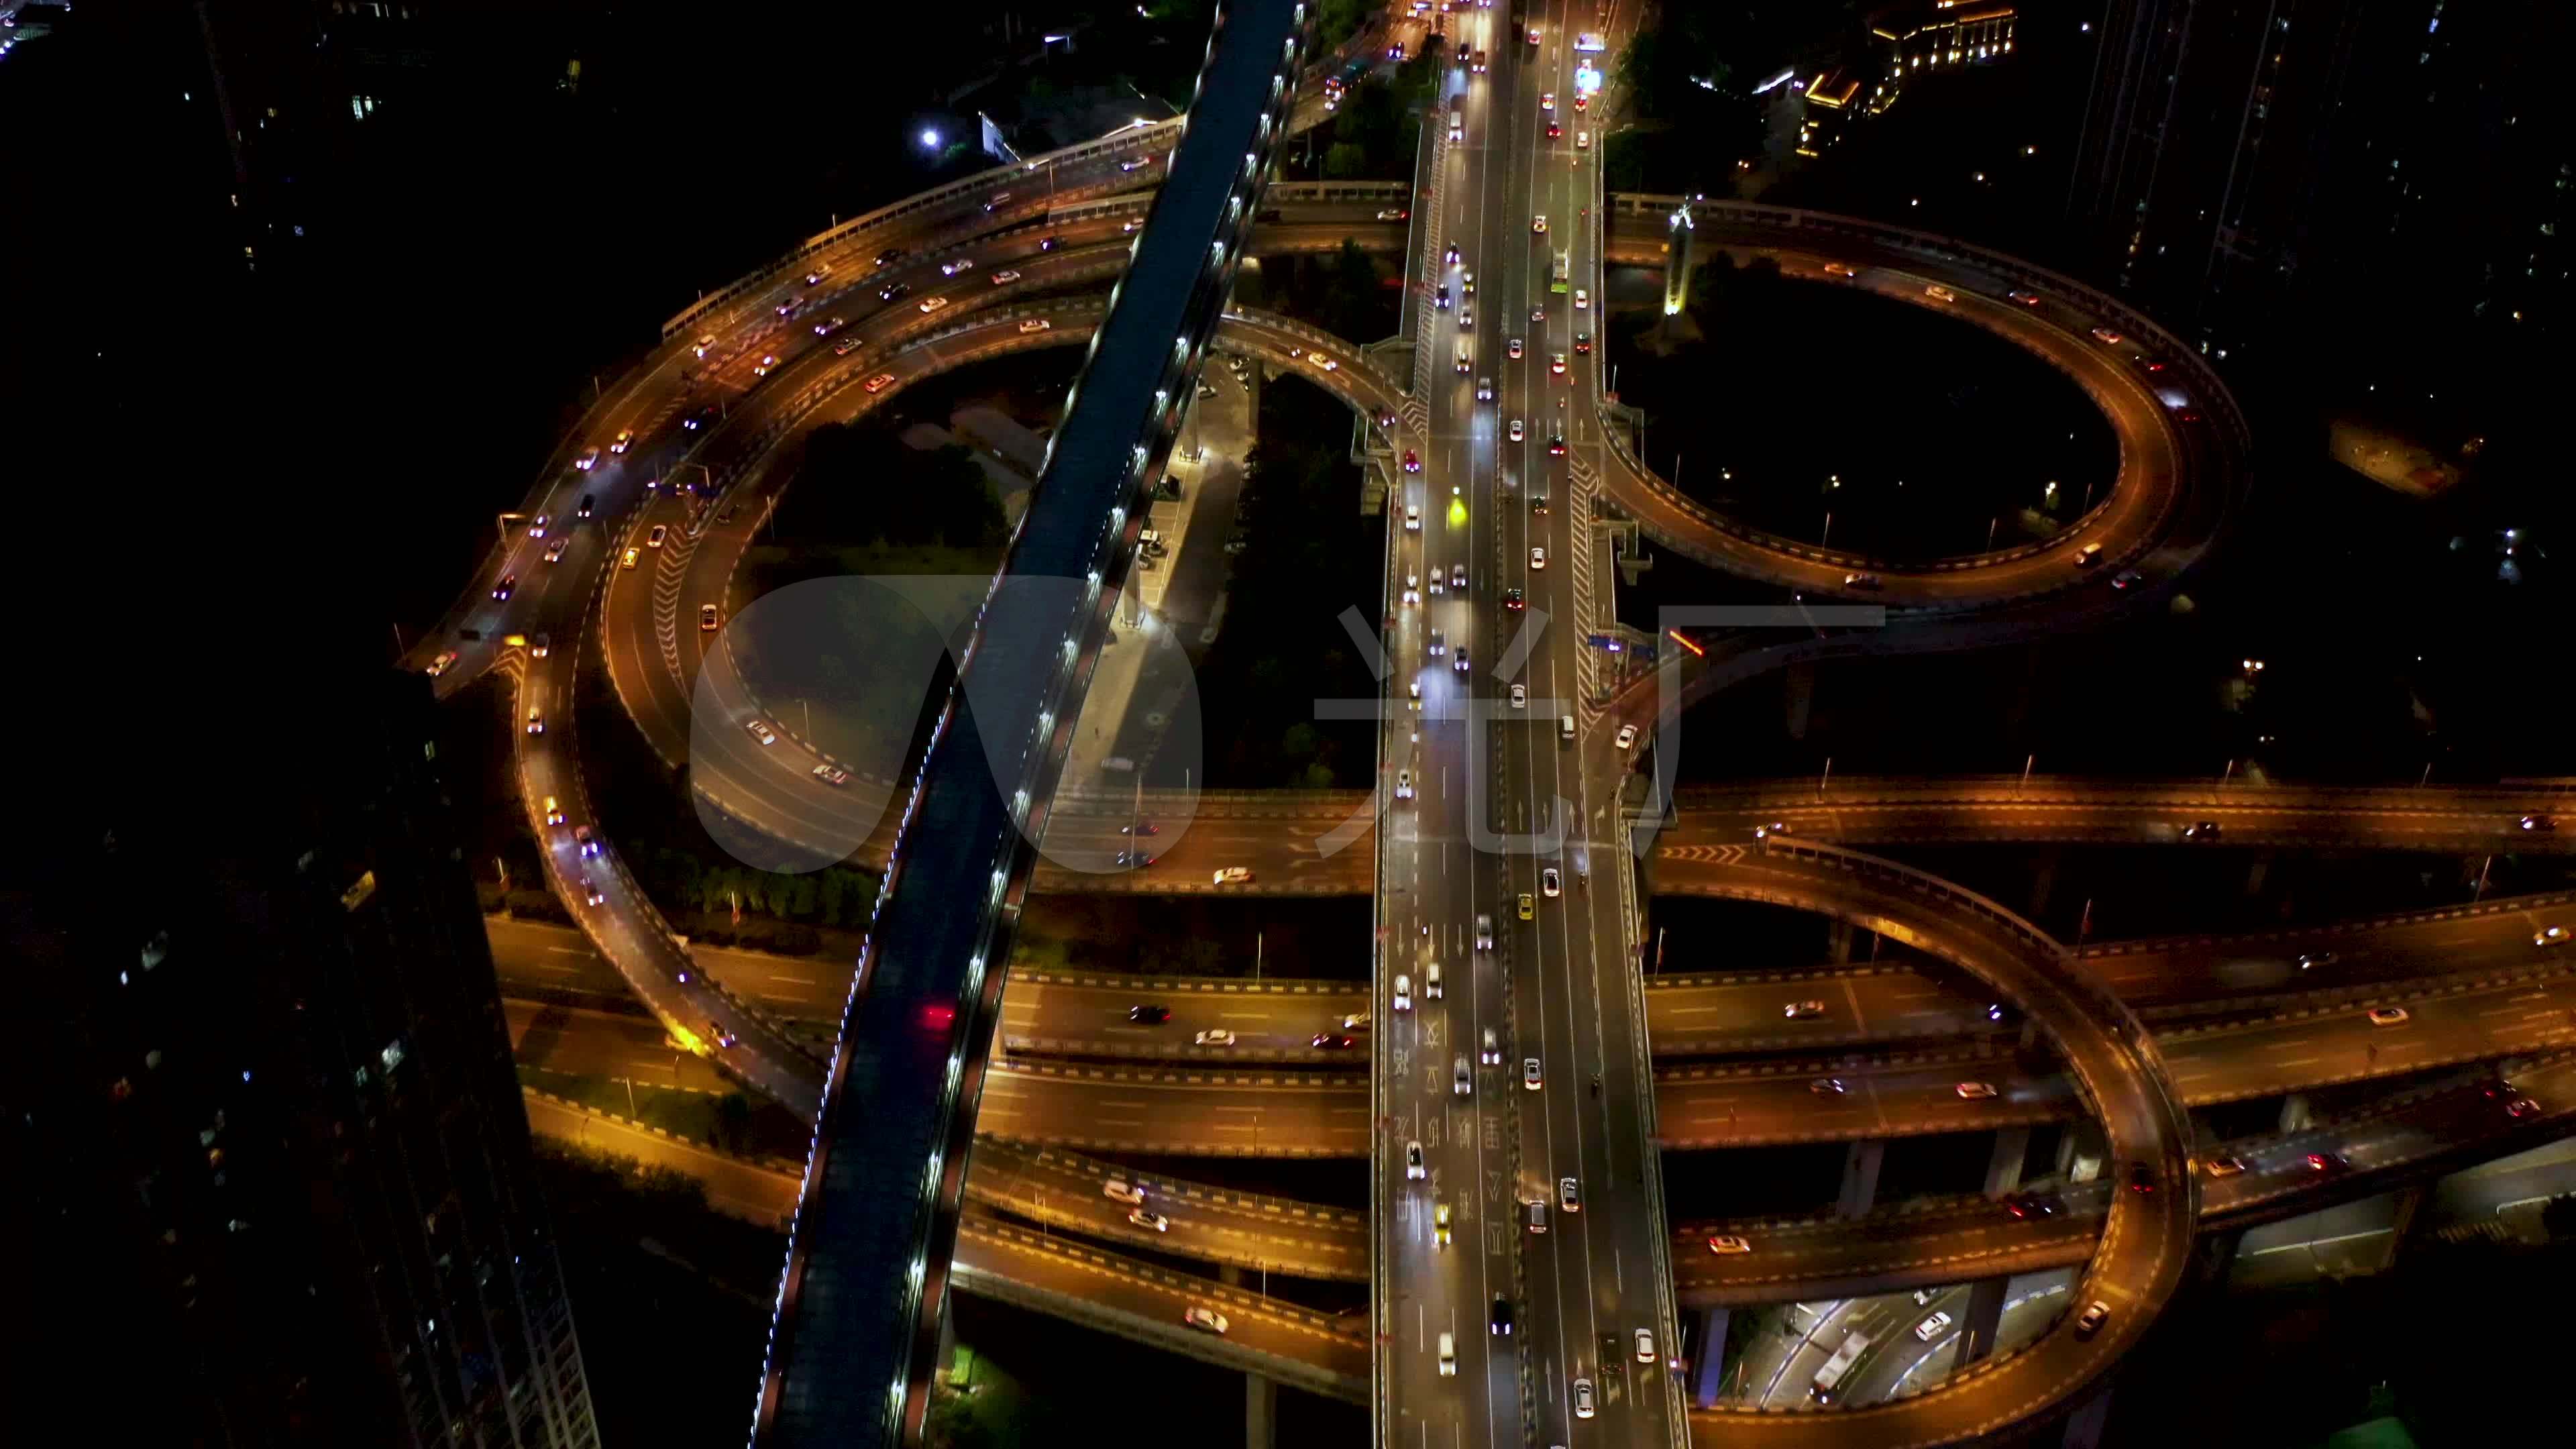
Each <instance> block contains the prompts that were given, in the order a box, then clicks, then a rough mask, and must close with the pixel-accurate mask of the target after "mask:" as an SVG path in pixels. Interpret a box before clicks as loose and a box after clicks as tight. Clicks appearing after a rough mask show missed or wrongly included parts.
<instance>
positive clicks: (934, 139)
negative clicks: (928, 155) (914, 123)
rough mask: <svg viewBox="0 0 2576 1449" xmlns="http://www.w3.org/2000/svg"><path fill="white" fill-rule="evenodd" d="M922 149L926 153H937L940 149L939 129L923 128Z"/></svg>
mask: <svg viewBox="0 0 2576 1449" xmlns="http://www.w3.org/2000/svg"><path fill="white" fill-rule="evenodd" d="M921 149H923V150H924V151H936V150H938V149H939V128H938V127H936V126H924V127H922V128H921Z"/></svg>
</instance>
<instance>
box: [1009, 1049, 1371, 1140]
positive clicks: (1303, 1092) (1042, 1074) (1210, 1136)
mask: <svg viewBox="0 0 2576 1449" xmlns="http://www.w3.org/2000/svg"><path fill="white" fill-rule="evenodd" d="M1368 1101H1369V1091H1368V1082H1367V1079H1366V1078H1365V1077H1362V1076H1358V1075H1356V1074H1346V1073H1315V1072H1296V1071H1289V1070H1269V1069H1262V1068H1248V1069H1224V1068H1216V1067H1210V1068H1205V1069H1183V1068H1154V1067H1134V1068H1128V1067H1116V1066H1063V1067H1058V1066H1055V1065H1053V1064H1047V1063H1031V1062H1026V1061H1022V1060H1021V1059H1019V1058H1017V1057H1011V1058H1007V1059H1002V1058H998V1057H997V1059H996V1061H995V1064H994V1070H993V1071H992V1072H991V1073H990V1074H989V1075H988V1076H987V1077H986V1080H985V1087H984V1097H983V1106H982V1107H981V1109H980V1110H979V1112H978V1114H977V1116H976V1119H975V1122H976V1128H977V1130H978V1131H981V1132H984V1133H987V1134H989V1135H991V1136H995V1137H1000V1138H1004V1139H1007V1140H1011V1141H1018V1142H1031V1143H1042V1144H1043V1143H1057V1144H1063V1145H1067V1146H1086V1145H1087V1146H1091V1147H1094V1148H1100V1149H1111V1148H1115V1149H1118V1150H1124V1151H1138V1152H1167V1153H1171V1154H1173V1155H1176V1156H1260V1157H1363V1156H1366V1155H1368V1152H1369V1137H1370V1132H1369V1123H1370V1113H1369V1106H1368Z"/></svg>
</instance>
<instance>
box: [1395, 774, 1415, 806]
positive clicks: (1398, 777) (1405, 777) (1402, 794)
mask: <svg viewBox="0 0 2576 1449" xmlns="http://www.w3.org/2000/svg"><path fill="white" fill-rule="evenodd" d="M1395 798H1397V799H1398V800H1410V799H1412V798H1413V772H1412V771H1411V770H1398V771H1396V772H1395Z"/></svg>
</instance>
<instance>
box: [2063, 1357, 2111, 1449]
mask: <svg viewBox="0 0 2576 1449" xmlns="http://www.w3.org/2000/svg"><path fill="white" fill-rule="evenodd" d="M2119 1375H2120V1370H2119V1368H2118V1366H2117V1365H2114V1366H2113V1367H2111V1368H2110V1369H2108V1370H2107V1371H2105V1372H2104V1373H2103V1375H2102V1377H2101V1378H2100V1379H2098V1380H2096V1381H2095V1382H2094V1385H2093V1395H2092V1397H2090V1398H2088V1399H2086V1400H2085V1401H2084V1404H2083V1407H2081V1408H2079V1409H2077V1410H2076V1411H2075V1412H2074V1413H2073V1414H2072V1415H2070V1416H2069V1417H2068V1418H2067V1420H2066V1440H2065V1443H2066V1449H2102V1431H2103V1430H2105V1429H2107V1428H2109V1427H2110V1426H2111V1390H2112V1388H2113V1386H2114V1383H2115V1381H2116V1380H2117V1379H2118V1378H2119Z"/></svg>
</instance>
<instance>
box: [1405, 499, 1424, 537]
mask: <svg viewBox="0 0 2576 1449" xmlns="http://www.w3.org/2000/svg"><path fill="white" fill-rule="evenodd" d="M1404 531H1405V532H1407V533H1420V532H1421V531H1422V505H1421V504H1419V503H1408V504H1406V505H1404Z"/></svg>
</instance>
